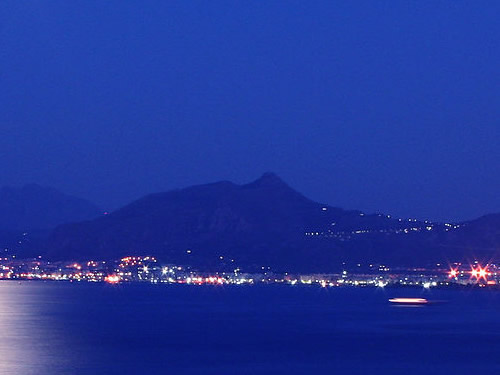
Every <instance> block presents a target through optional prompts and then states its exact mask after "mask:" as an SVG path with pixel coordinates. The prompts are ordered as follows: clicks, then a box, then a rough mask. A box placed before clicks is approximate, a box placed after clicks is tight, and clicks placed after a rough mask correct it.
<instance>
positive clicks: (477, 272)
mask: <svg viewBox="0 0 500 375" xmlns="http://www.w3.org/2000/svg"><path fill="white" fill-rule="evenodd" d="M460 274H463V272H462V273H461V272H460V271H459V270H458V268H451V269H450V271H449V272H448V277H449V278H450V279H455V278H457V277H458V276H459V275H460ZM468 274H469V275H470V278H471V279H475V280H476V281H481V280H484V281H486V282H487V281H488V276H491V272H489V271H488V266H487V265H486V267H482V266H481V265H479V264H478V265H477V266H471V269H470V271H469V272H468Z"/></svg>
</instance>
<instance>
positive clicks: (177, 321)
mask: <svg viewBox="0 0 500 375" xmlns="http://www.w3.org/2000/svg"><path fill="white" fill-rule="evenodd" d="M422 295H423V296H424V297H426V298H428V299H434V300H442V301H447V303H442V304H436V305H434V306H426V307H417V308H412V307H394V306H390V305H388V304H387V299H388V298H389V297H401V296H422ZM499 314H500V292H498V291H497V292H495V291H482V290H481V291H480V290H475V291H463V290H462V291H437V290H430V291H426V292H425V293H424V292H423V291H420V290H409V289H386V290H383V289H341V288H334V289H321V288H315V287H307V288H305V287H290V286H288V287H283V286H282V287H280V286H268V287H227V286H225V287H194V286H193V287H190V286H163V285H161V286H152V285H120V286H108V285H102V284H101V285H95V284H67V283H42V282H31V283H30V282H23V283H20V284H18V283H15V282H7V281H5V282H0V374H2V375H3V374H5V375H8V374H26V375H31V374H36V375H46V374H47V375H49V374H50V375H56V374H71V375H76V374H103V375H105V374H122V375H123V374H188V375H189V374H218V375H224V374H275V375H276V374H289V375H292V374H341V373H343V374H398V375H399V374H470V373H472V372H478V371H488V372H489V373H490V374H499V373H500V315H499Z"/></svg>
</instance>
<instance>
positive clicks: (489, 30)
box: [0, 0, 500, 220]
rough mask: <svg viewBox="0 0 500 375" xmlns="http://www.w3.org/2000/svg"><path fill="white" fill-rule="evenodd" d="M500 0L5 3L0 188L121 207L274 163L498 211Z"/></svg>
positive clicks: (447, 204) (371, 190)
mask: <svg viewBox="0 0 500 375" xmlns="http://www.w3.org/2000/svg"><path fill="white" fill-rule="evenodd" d="M499 14H500V2H498V1H482V2H478V1H467V2H465V1H451V0H450V1H386V2H384V1H300V2H299V1H288V0H287V1H258V2H257V1H241V2H240V1H227V2H225V1H185V0H180V1H144V0H138V1H123V0H112V1H97V0H96V1H89V0H82V1H77V0H72V1H67V0H64V1H49V0H47V1H46V0H39V1H37V0H31V1H22V0H3V1H2V2H1V3H0V185H13V186H17V185H22V184H25V183H31V182H35V183H39V184H42V185H48V186H53V187H56V188H58V189H60V190H62V191H64V192H66V193H70V194H74V195H77V196H80V197H84V198H87V199H90V200H92V201H93V202H95V203H97V204H99V205H100V206H101V207H103V208H104V209H114V208H117V207H118V206H120V205H122V204H125V203H128V202H129V201H131V200H133V199H136V198H139V197H140V196H142V195H144V194H147V193H151V192H157V191H164V190H169V189H172V188H177V187H184V186H188V185H192V184H198V183H206V182H213V181H218V180H232V181H234V182H237V183H246V182H249V181H251V180H254V179H256V178H258V177H259V176H260V175H261V174H262V173H263V172H266V171H273V172H275V173H277V174H278V175H280V176H281V177H282V178H283V179H284V180H285V181H287V182H288V183H289V184H290V185H291V186H293V187H294V188H296V189H297V190H299V191H301V192H302V193H304V194H305V195H307V196H308V197H310V198H312V199H314V200H317V201H321V202H324V203H328V204H331V205H335V206H340V207H344V208H352V209H361V210H365V211H367V212H384V213H388V214H393V215H395V216H402V217H418V218H430V219H434V220H445V219H450V220H465V219H471V218H474V217H477V216H480V215H482V214H486V213H488V212H500V198H499V187H500V173H499V165H500V151H499V150H500V147H499V143H500V142H499V140H500V121H499V119H500V105H499V104H500V95H499V93H500V78H499V77H500V75H499V67H500V47H499V45H500V22H499V21H498V17H499Z"/></svg>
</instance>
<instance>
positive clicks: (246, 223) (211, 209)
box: [46, 172, 500, 270]
mask: <svg viewBox="0 0 500 375" xmlns="http://www.w3.org/2000/svg"><path fill="white" fill-rule="evenodd" d="M495 217H496V216H495V215H493V216H492V217H491V218H486V219H482V220H486V221H488V222H489V221H490V220H492V218H495ZM467 227H470V229H466V228H467ZM484 227H486V224H482V225H481V224H477V225H476V224H475V222H474V221H471V222H467V223H465V224H462V225H459V224H449V223H446V224H440V223H432V222H428V221H418V220H415V219H407V220H403V219H394V218H391V217H390V216H389V215H382V214H365V213H363V212H361V211H357V210H344V209H342V208H338V207H333V206H329V205H325V204H321V203H318V202H315V201H313V200H311V199H309V198H307V197H305V196H304V195H302V194H301V193H299V192H297V191H295V190H294V189H292V188H291V187H290V186H288V185H287V184H286V183H285V182H284V181H283V180H281V178H279V177H278V176H277V175H276V174H274V173H269V172H267V173H265V174H263V175H262V176H261V177H260V178H258V179H257V180H255V181H253V182H250V183H247V184H242V185H238V184H234V183H232V182H229V181H221V182H216V183H210V184H204V185H196V186H191V187H187V188H183V189H175V190H171V191H168V192H162V193H155V194H149V195H147V196H145V197H143V198H140V199H138V200H136V201H134V202H132V203H130V204H128V205H126V206H124V207H122V208H120V209H118V210H116V211H114V212H112V213H110V214H109V215H105V216H102V217H99V218H97V219H94V220H90V221H86V222H81V223H73V224H65V225H61V226H59V227H57V228H56V229H55V230H54V231H53V232H52V233H51V235H50V237H49V240H48V242H47V248H46V255H47V256H48V257H49V258H51V259H90V258H95V259H118V258H120V257H122V256H127V255H155V256H157V257H159V258H162V259H163V260H164V261H166V262H170V263H177V264H189V265H193V266H195V267H198V268H224V267H229V268H230V267H233V266H234V264H237V265H238V266H245V267H247V268H249V269H256V268H258V267H260V266H261V265H265V264H269V265H272V266H273V267H275V268H276V267H277V268H284V269H290V270H292V269H297V270H328V269H329V268H330V267H332V266H333V265H334V264H335V265H338V264H340V263H342V262H345V261H349V262H374V263H377V262H391V261H392V262H393V263H397V262H399V263H406V264H420V263H422V262H434V261H438V260H440V259H441V260H442V259H451V258H457V259H458V258H462V257H464V256H465V255H466V254H465V253H464V252H463V251H460V247H463V244H472V245H473V244H474V243H477V244H478V246H477V248H478V249H480V251H478V253H480V255H486V254H488V255H489V256H496V255H497V254H496V253H497V252H496V251H491V249H494V248H495V246H497V244H500V237H499V233H498V230H497V229H498V228H500V224H499V225H498V227H497V224H493V226H492V228H493V229H491V230H490V234H488V236H486V235H485V234H481V231H482V230H483V228H484ZM495 228H496V229H495ZM483 237H484V238H488V239H487V240H482V238H483ZM485 241H486V242H485ZM472 245H471V246H472ZM484 248H487V249H489V250H488V251H484ZM457 249H458V250H457ZM481 249H482V250H481ZM226 259H231V260H232V261H231V262H229V263H226ZM232 263H234V264H232Z"/></svg>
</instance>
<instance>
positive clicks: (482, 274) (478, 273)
mask: <svg viewBox="0 0 500 375" xmlns="http://www.w3.org/2000/svg"><path fill="white" fill-rule="evenodd" d="M470 274H471V277H475V278H476V279H477V281H479V280H480V279H484V280H485V281H486V280H487V277H488V275H489V272H488V267H487V266H486V267H484V268H483V267H481V266H480V265H478V266H477V268H474V267H472V270H471V271H470Z"/></svg>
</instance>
